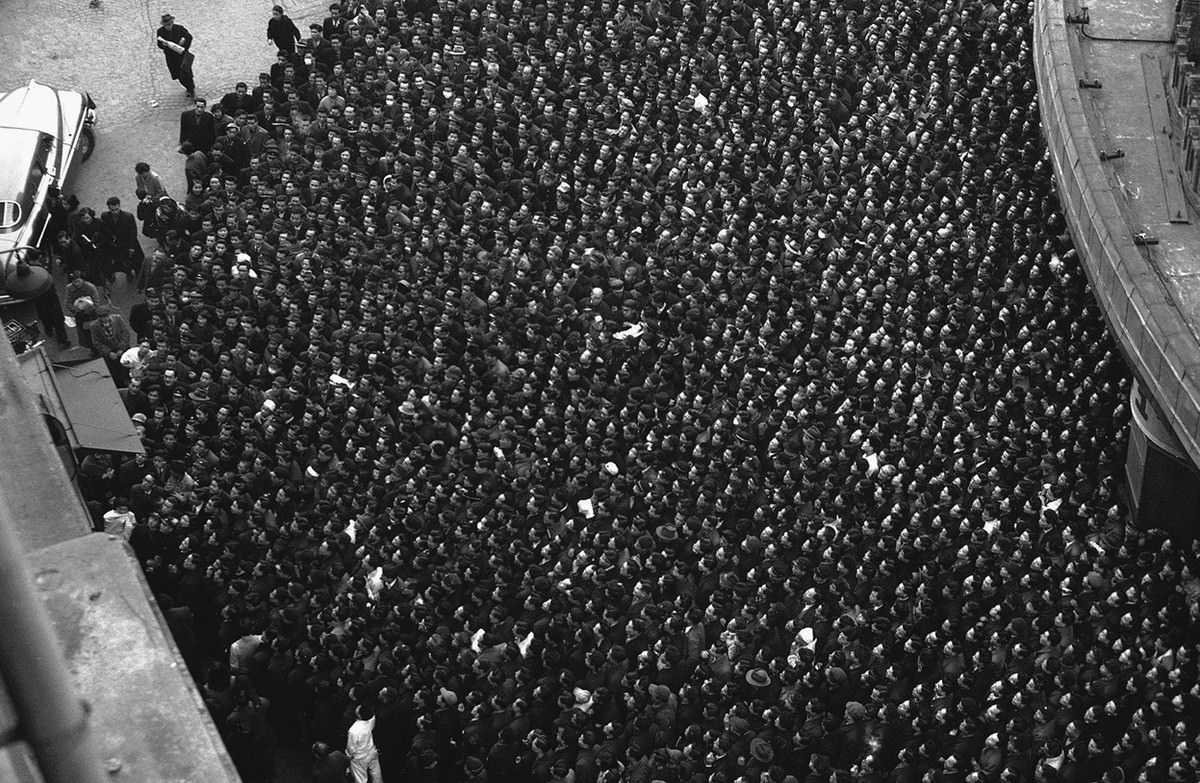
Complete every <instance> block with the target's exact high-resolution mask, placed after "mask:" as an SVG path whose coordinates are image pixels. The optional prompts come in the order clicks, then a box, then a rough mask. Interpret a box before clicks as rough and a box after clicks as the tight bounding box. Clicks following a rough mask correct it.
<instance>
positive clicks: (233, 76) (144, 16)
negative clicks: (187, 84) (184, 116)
mask: <svg viewBox="0 0 1200 783" xmlns="http://www.w3.org/2000/svg"><path fill="white" fill-rule="evenodd" d="M281 4H282V5H283V6H284V7H285V8H286V9H288V13H289V14H290V15H291V16H292V18H293V19H295V20H296V22H297V24H300V23H302V22H307V21H308V20H309V19H310V17H313V18H317V19H320V18H322V17H323V16H324V11H323V9H324V8H325V7H326V6H327V3H323V2H315V3H314V2H303V3H296V2H288V1H287V0H284V1H283V2H282V3H281ZM270 6H271V4H270V3H245V2H241V0H208V2H205V3H203V4H188V5H172V3H170V2H169V0H156V1H155V2H149V1H148V0H98V4H97V6H96V7H95V8H92V7H91V6H89V0H48V1H47V0H6V2H5V3H4V24H3V25H0V62H3V63H4V64H5V65H4V68H3V69H2V70H0V90H10V89H12V88H13V87H17V86H20V85H22V84H24V83H26V82H27V81H28V80H29V79H31V78H36V79H38V80H39V81H46V82H48V83H51V84H54V85H56V86H63V87H72V88H76V89H80V90H86V91H88V92H90V93H91V94H92V97H93V98H94V99H95V100H96V103H97V104H98V109H97V113H98V116H99V119H100V124H99V126H98V128H97V150H96V154H95V155H94V156H93V157H92V159H91V160H90V161H88V163H87V164H86V165H85V166H84V167H83V170H82V171H81V172H80V174H79V176H78V177H77V180H76V182H75V183H74V190H75V192H76V194H77V195H78V196H79V198H80V200H81V201H82V202H83V203H85V204H90V205H92V206H93V207H103V205H104V199H106V198H107V197H108V196H110V195H114V194H115V195H118V196H120V197H121V199H122V200H124V199H126V198H129V199H131V200H132V198H133V164H134V163H136V162H137V161H139V160H145V161H146V162H148V163H149V164H150V165H151V166H152V167H153V168H154V169H155V170H156V171H158V172H159V173H160V174H162V175H163V177H164V180H165V182H166V183H167V187H168V189H169V190H170V191H171V192H172V194H176V193H178V194H179V195H180V196H182V195H183V159H182V157H181V156H180V155H178V154H177V153H176V151H175V149H176V145H177V140H178V132H179V131H178V128H179V125H178V122H179V112H180V111H182V110H183V109H184V108H186V107H187V105H188V103H189V102H188V100H187V98H186V97H185V96H184V91H183V88H182V87H180V86H179V85H178V84H177V83H176V82H173V81H171V77H170V75H169V74H168V73H167V69H166V65H165V64H164V62H163V57H162V53H161V51H160V50H159V49H158V48H157V47H156V46H155V45H154V31H155V30H156V29H157V28H158V26H159V17H160V16H161V15H162V13H163V12H164V11H168V10H169V11H171V12H172V13H174V14H175V16H176V22H177V23H178V24H182V25H183V26H185V27H187V28H188V30H190V31H191V33H192V35H194V36H195V44H194V45H193V51H194V52H195V54H196V67H195V70H196V89H197V94H199V95H202V96H205V97H208V98H209V100H210V101H215V100H219V99H220V97H221V96H222V95H224V94H225V93H226V92H229V91H231V90H232V89H233V85H234V84H235V83H236V82H237V81H238V80H244V81H247V82H249V83H250V84H255V80H256V77H257V75H258V73H259V72H260V71H262V70H265V69H266V68H267V67H269V66H270V64H271V63H272V62H274V48H273V47H272V46H271V45H270V44H268V42H267V40H266V24H267V19H268V17H269V16H270ZM201 9H203V10H201Z"/></svg>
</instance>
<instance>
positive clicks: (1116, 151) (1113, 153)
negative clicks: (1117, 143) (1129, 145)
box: [1100, 147, 1125, 160]
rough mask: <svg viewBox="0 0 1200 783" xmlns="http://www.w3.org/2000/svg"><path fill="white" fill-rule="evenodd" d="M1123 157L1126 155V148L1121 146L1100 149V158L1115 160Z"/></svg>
mask: <svg viewBox="0 0 1200 783" xmlns="http://www.w3.org/2000/svg"><path fill="white" fill-rule="evenodd" d="M1123 157H1125V150H1123V149H1121V148H1120V147H1113V148H1112V149H1110V150H1100V160H1114V159H1116V158H1123Z"/></svg>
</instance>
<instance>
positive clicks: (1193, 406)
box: [1033, 0, 1200, 465]
mask: <svg viewBox="0 0 1200 783" xmlns="http://www.w3.org/2000/svg"><path fill="white" fill-rule="evenodd" d="M1063 15H1064V7H1063V0H1037V2H1036V3H1035V5H1034V16H1033V53H1034V67H1035V69H1036V71H1037V88H1038V101H1039V104H1040V107H1041V115H1042V130H1043V133H1044V134H1045V136H1046V143H1047V145H1048V146H1049V149H1050V156H1051V158H1052V161H1053V164H1054V175H1055V179H1056V180H1057V182H1058V189H1059V199H1060V201H1061V202H1062V207H1063V211H1064V213H1065V214H1066V218H1067V224H1068V225H1069V226H1070V229H1071V236H1072V237H1073V238H1074V240H1075V246H1076V248H1077V250H1078V252H1079V255H1080V257H1081V258H1082V259H1083V265H1084V268H1085V270H1086V272H1087V275H1088V279H1089V280H1090V281H1091V284H1092V287H1093V289H1094V291H1095V296H1096V300H1097V302H1098V303H1099V305H1100V309H1101V311H1102V312H1103V313H1104V317H1105V320H1107V322H1108V325H1109V328H1110V329H1111V330H1112V332H1113V334H1114V335H1115V336H1116V338H1117V341H1118V342H1119V343H1120V345H1121V347H1122V350H1123V352H1124V353H1125V356H1126V359H1127V360H1128V361H1129V364H1130V366H1131V368H1132V369H1133V371H1134V373H1135V374H1136V375H1137V377H1138V379H1139V380H1140V381H1141V382H1142V384H1143V385H1144V386H1145V387H1146V389H1147V390H1148V391H1149V393H1150V395H1151V396H1152V397H1153V398H1154V399H1155V400H1156V401H1157V402H1158V405H1159V407H1160V408H1161V409H1162V411H1163V413H1164V415H1165V416H1166V418H1167V420H1168V422H1169V423H1170V425H1171V428H1172V430H1174V432H1175V434H1176V436H1178V438H1179V440H1180V443H1181V445H1182V447H1183V449H1184V451H1186V452H1187V454H1188V456H1189V457H1190V458H1191V460H1192V462H1193V463H1194V464H1196V465H1200V345H1198V344H1197V341H1196V339H1195V337H1194V336H1193V335H1192V332H1191V330H1190V329H1189V328H1188V325H1187V323H1186V322H1185V321H1184V318H1183V315H1182V313H1180V311H1179V310H1178V309H1177V308H1176V307H1175V306H1174V304H1173V303H1172V302H1171V300H1170V297H1169V295H1168V293H1167V290H1166V288H1165V287H1164V284H1163V282H1162V280H1161V279H1160V278H1159V276H1158V274H1157V273H1156V272H1155V270H1154V269H1153V268H1152V267H1151V266H1150V263H1149V261H1147V260H1146V258H1145V257H1144V256H1143V255H1142V253H1141V251H1140V250H1139V249H1138V247H1137V246H1136V245H1134V244H1133V239H1132V238H1131V236H1130V231H1129V227H1128V226H1127V225H1126V223H1125V220H1124V219H1123V217H1122V216H1121V213H1120V210H1119V209H1118V208H1117V203H1116V200H1115V198H1114V196H1113V193H1112V189H1111V186H1110V185H1109V182H1108V178H1107V177H1106V176H1105V171H1104V168H1103V164H1102V162H1101V161H1100V155H1099V150H1098V149H1097V147H1096V143H1095V141H1094V140H1093V138H1092V132H1091V129H1090V128H1089V126H1088V122H1087V118H1086V116H1085V115H1084V110H1083V103H1082V100H1081V98H1080V95H1079V78H1080V76H1079V74H1078V73H1077V72H1076V70H1075V64H1074V61H1073V59H1072V53H1071V49H1072V41H1071V37H1073V36H1075V35H1077V33H1076V32H1075V31H1074V30H1073V29H1068V27H1067V24H1066V22H1065V21H1064V18H1063ZM1197 253H1198V254H1200V248H1197Z"/></svg>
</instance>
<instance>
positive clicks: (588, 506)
mask: <svg viewBox="0 0 1200 783" xmlns="http://www.w3.org/2000/svg"><path fill="white" fill-rule="evenodd" d="M576 505H577V506H579V511H580V513H581V514H583V516H584V517H586V518H587V519H591V518H592V517H594V516H596V509H595V507H594V506H593V505H592V500H591V498H584V499H583V500H581V501H579V503H577V504H576Z"/></svg>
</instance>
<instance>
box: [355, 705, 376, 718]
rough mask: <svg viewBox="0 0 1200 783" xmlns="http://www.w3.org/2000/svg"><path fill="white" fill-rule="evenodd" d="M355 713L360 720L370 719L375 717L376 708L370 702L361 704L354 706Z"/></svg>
mask: <svg viewBox="0 0 1200 783" xmlns="http://www.w3.org/2000/svg"><path fill="white" fill-rule="evenodd" d="M354 714H355V716H356V717H357V718H358V719H359V720H370V719H371V718H374V717H375V708H374V707H372V706H371V705H370V704H360V705H358V706H357V707H355V708H354Z"/></svg>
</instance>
